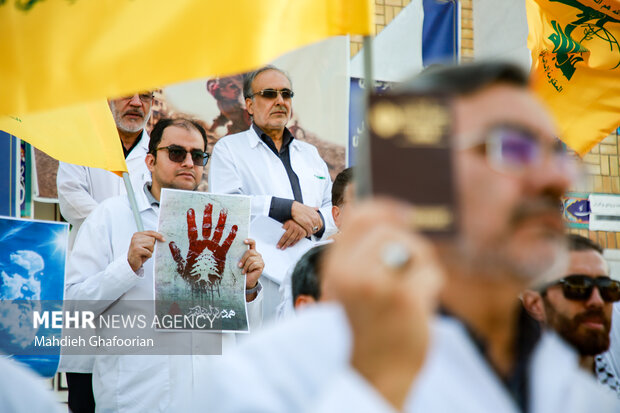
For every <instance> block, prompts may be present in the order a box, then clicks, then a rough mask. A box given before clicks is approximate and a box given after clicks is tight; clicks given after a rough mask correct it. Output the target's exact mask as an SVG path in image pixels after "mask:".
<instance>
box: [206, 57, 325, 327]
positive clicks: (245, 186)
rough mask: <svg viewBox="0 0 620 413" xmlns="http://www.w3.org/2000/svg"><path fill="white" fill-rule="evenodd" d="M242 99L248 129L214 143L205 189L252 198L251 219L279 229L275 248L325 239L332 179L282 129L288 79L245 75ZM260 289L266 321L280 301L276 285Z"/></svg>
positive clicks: (315, 156)
mask: <svg viewBox="0 0 620 413" xmlns="http://www.w3.org/2000/svg"><path fill="white" fill-rule="evenodd" d="M243 95H244V97H245V105H246V108H247V110H248V113H249V114H250V115H251V116H252V125H251V126H250V128H249V129H248V130H247V131H245V132H241V133H237V134H234V135H229V136H226V137H224V138H222V139H220V140H219V141H218V142H217V143H216V144H215V147H214V148H213V156H212V159H211V163H210V168H209V190H210V191H211V192H213V193H219V194H242V195H251V196H252V218H255V217H259V216H268V217H270V218H272V219H274V220H276V221H278V222H280V223H281V224H282V228H283V230H284V233H283V234H282V235H280V234H278V235H277V239H278V241H277V243H276V247H277V248H279V249H282V250H284V249H286V248H288V247H292V246H293V245H295V244H296V243H297V242H299V241H300V240H301V239H303V238H304V237H311V238H312V239H314V240H319V239H321V238H323V237H324V236H325V235H327V236H329V235H330V234H331V233H333V232H335V230H336V227H335V224H334V221H333V218H332V214H331V208H332V204H331V187H332V183H331V178H330V175H329V170H328V168H327V165H326V163H325V161H323V159H322V158H321V157H320V156H319V153H318V151H317V149H316V148H315V147H314V146H312V145H311V144H309V143H307V142H302V141H300V140H298V139H295V137H294V136H293V134H292V133H291V132H290V131H289V129H288V128H287V127H286V125H287V123H288V122H289V120H290V119H291V116H292V114H293V96H294V93H293V89H292V84H291V80H290V78H289V77H288V75H287V74H286V73H285V72H284V71H282V70H280V69H278V68H277V67H275V66H265V67H262V68H260V69H258V70H256V71H254V72H251V73H249V74H247V75H246V76H245V78H244V81H243ZM293 264H294V263H293V262H289V263H288V265H289V266H292V265H293ZM270 275H271V276H273V277H274V278H275V279H277V278H278V277H279V276H284V274H270ZM264 287H265V300H266V301H265V302H266V305H265V317H266V318H271V317H272V316H273V315H274V313H275V307H276V306H277V304H278V303H279V302H280V296H279V293H278V292H277V291H278V288H279V285H278V284H277V283H276V282H275V281H274V282H273V283H272V282H271V281H270V280H266V282H265V285H264Z"/></svg>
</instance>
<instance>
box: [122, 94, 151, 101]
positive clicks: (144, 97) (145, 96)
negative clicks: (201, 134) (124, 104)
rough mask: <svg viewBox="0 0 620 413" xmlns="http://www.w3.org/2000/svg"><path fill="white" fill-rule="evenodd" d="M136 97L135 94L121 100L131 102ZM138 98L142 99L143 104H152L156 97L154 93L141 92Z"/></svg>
mask: <svg viewBox="0 0 620 413" xmlns="http://www.w3.org/2000/svg"><path fill="white" fill-rule="evenodd" d="M135 95H136V94H135V93H134V94H133V95H129V96H123V97H122V98H121V99H124V100H130V99H132V98H133V97H134V96H135ZM138 97H139V98H140V101H142V102H143V103H149V102H151V101H152V100H153V98H154V95H153V92H140V93H138Z"/></svg>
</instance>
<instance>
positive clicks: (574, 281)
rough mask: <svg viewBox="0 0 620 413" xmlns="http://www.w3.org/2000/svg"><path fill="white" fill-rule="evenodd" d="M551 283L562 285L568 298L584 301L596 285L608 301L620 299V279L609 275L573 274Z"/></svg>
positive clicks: (603, 297) (604, 299)
mask: <svg viewBox="0 0 620 413" xmlns="http://www.w3.org/2000/svg"><path fill="white" fill-rule="evenodd" d="M551 285H561V286H562V294H564V298H566V299H568V300H580V301H584V300H587V299H589V298H590V296H591V295H592V290H593V289H594V287H595V286H596V287H597V288H598V290H599V292H600V293H601V298H602V299H603V301H606V302H616V301H620V281H616V280H612V279H611V278H609V277H607V276H602V277H591V276H589V275H580V274H572V275H567V276H566V277H564V278H562V279H561V280H558V281H556V282H554V283H552V284H550V285H549V286H547V287H546V288H545V290H546V289H547V288H548V287H550V286H551Z"/></svg>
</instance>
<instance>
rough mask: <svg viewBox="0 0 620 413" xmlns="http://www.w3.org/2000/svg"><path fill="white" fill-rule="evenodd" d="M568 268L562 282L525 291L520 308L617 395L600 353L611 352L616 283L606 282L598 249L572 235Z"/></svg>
mask: <svg viewBox="0 0 620 413" xmlns="http://www.w3.org/2000/svg"><path fill="white" fill-rule="evenodd" d="M568 241H569V247H570V264H569V267H568V270H567V271H566V274H565V275H564V276H563V277H559V278H556V279H554V280H545V281H544V282H542V283H539V285H540V288H539V289H538V290H526V291H524V292H523V296H522V297H523V306H524V307H525V308H526V309H527V311H528V312H529V313H530V315H532V317H534V318H535V319H536V320H538V321H539V322H541V323H542V324H543V325H544V326H546V327H548V328H550V329H552V330H554V331H556V332H557V333H558V334H559V335H560V336H561V337H562V338H563V339H564V340H566V341H567V342H569V343H570V344H571V345H572V346H574V347H575V348H576V349H577V351H578V352H579V364H580V365H581V367H583V368H584V369H585V370H586V371H588V372H589V373H591V374H594V375H596V376H597V377H598V379H599V382H601V383H602V384H606V385H607V386H609V387H610V388H611V389H612V390H614V391H615V392H617V393H618V394H619V395H620V382H619V381H618V379H617V378H616V377H615V376H614V374H613V373H612V371H611V369H610V368H609V367H608V366H607V365H606V363H605V362H604V360H603V358H602V357H600V354H601V353H603V352H605V351H607V350H608V349H609V341H610V340H609V331H610V329H611V318H612V309H613V303H614V302H616V301H618V300H620V281H618V280H615V279H612V278H610V276H609V266H608V265H607V262H606V261H605V259H604V258H603V249H602V248H601V246H600V245H598V244H596V243H595V242H593V241H591V240H590V239H588V238H585V237H582V236H580V235H576V234H570V235H569V236H568Z"/></svg>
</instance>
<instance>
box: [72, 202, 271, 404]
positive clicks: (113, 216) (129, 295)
mask: <svg viewBox="0 0 620 413" xmlns="http://www.w3.org/2000/svg"><path fill="white" fill-rule="evenodd" d="M136 201H137V203H138V209H139V211H140V216H141V217H142V220H143V222H144V228H145V230H156V229H157V223H158V215H159V208H158V207H153V206H151V205H150V204H149V202H148V200H147V198H146V195H145V194H144V192H143V191H141V192H139V193H136ZM136 231H137V228H136V224H135V221H134V218H133V215H132V212H131V209H130V206H129V201H128V198H127V196H126V195H125V196H118V197H114V198H111V199H108V200H106V201H104V202H103V203H102V204H101V205H100V206H99V207H97V208H96V209H95V210H94V211H93V212H92V213H91V214H90V215H89V217H88V218H87V219H86V220H85V221H84V223H83V224H82V227H81V229H80V232H79V234H78V237H77V239H76V243H75V246H74V249H73V252H72V255H71V260H70V262H69V269H68V271H67V281H66V284H67V299H70V300H102V301H101V303H100V305H99V306H97V304H96V302H95V303H94V304H93V305H92V307H90V309H91V310H92V311H94V312H95V313H101V312H103V311H104V310H106V308H105V306H106V305H107V304H106V303H105V302H104V300H108V302H109V301H110V300H111V301H116V300H118V301H126V300H153V298H154V297H153V259H149V260H147V261H146V262H145V263H144V265H143V266H142V268H141V269H139V270H138V271H137V273H135V272H134V271H133V270H132V269H131V267H130V266H129V263H128V262H127V251H128V249H129V244H130V241H131V237H132V235H133V234H134V233H135V232H136ZM239 258H241V257H239ZM261 301H262V294H260V293H259V296H258V297H257V299H255V300H254V301H253V302H252V303H249V304H248V320H249V322H250V325H251V326H252V328H256V327H257V325H259V324H260V320H261V317H262V314H261ZM113 305H114V304H113ZM167 334H191V333H167ZM214 334H215V333H214ZM234 343H235V335H234V334H230V333H229V334H223V335H222V346H223V351H226V349H227V348H228V347H230V346H232V345H234ZM212 357H215V356H145V355H137V356H117V355H98V356H96V357H95V363H94V366H93V393H94V395H95V403H96V406H97V412H145V411H149V412H170V411H187V410H188V409H191V400H192V397H191V396H192V392H194V391H202V389H200V388H198V387H197V386H199V385H200V374H202V372H203V371H204V369H205V365H206V364H208V363H209V362H210V361H209V359H210V358H212Z"/></svg>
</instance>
